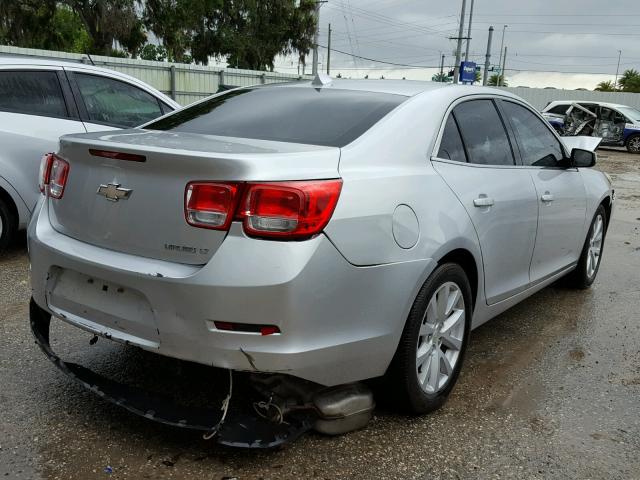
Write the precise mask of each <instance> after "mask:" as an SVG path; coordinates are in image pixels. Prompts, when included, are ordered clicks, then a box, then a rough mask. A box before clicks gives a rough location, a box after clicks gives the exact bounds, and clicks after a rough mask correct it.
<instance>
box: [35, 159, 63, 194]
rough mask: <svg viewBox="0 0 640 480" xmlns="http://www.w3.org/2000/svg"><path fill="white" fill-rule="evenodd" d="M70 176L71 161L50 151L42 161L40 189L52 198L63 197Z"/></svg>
mask: <svg viewBox="0 0 640 480" xmlns="http://www.w3.org/2000/svg"><path fill="white" fill-rule="evenodd" d="M68 177H69V163H68V162H67V161H66V160H63V159H62V158H60V157H59V156H57V155H55V154H53V153H48V154H46V155H45V156H44V157H42V161H41V162H40V185H39V187H40V191H41V192H42V193H43V194H45V195H48V196H49V197H51V198H56V199H59V198H62V195H63V194H64V187H65V186H66V184H67V178H68Z"/></svg>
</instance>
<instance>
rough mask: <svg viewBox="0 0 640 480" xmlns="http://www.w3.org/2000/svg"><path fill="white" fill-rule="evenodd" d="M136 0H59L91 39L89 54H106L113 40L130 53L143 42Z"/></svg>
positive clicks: (142, 30) (143, 34) (143, 37)
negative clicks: (71, 12)
mask: <svg viewBox="0 0 640 480" xmlns="http://www.w3.org/2000/svg"><path fill="white" fill-rule="evenodd" d="M135 2H136V0H62V3H63V4H66V5H68V6H69V7H70V8H71V9H72V10H73V11H74V12H76V14H77V15H78V16H79V18H80V20H81V21H82V23H83V24H84V27H85V29H86V31H87V33H88V34H89V37H90V38H91V47H90V50H91V53H96V54H101V55H109V54H110V53H111V52H112V50H113V43H114V41H118V42H119V43H120V45H121V46H122V47H124V49H125V50H126V51H127V52H128V53H129V54H130V55H132V56H136V55H137V53H138V51H139V50H140V48H141V47H142V46H143V45H144V44H145V43H146V40H147V37H146V34H145V32H144V29H143V26H144V25H143V23H142V21H141V20H140V18H138V14H137V12H136V8H135Z"/></svg>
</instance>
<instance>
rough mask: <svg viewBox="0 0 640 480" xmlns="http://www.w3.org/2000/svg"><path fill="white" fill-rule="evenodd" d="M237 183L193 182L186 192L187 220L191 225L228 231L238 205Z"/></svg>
mask: <svg viewBox="0 0 640 480" xmlns="http://www.w3.org/2000/svg"><path fill="white" fill-rule="evenodd" d="M238 193H239V185H238V184H236V183H210V182H191V183H189V184H188V185H187V189H186V192H185V201H184V205H185V218H186V219H187V223H189V225H193V226H194V227H201V228H211V229H214V230H227V229H228V228H229V225H230V224H231V221H232V220H233V213H234V212H235V209H236V206H237V203H238V196H239V195H238Z"/></svg>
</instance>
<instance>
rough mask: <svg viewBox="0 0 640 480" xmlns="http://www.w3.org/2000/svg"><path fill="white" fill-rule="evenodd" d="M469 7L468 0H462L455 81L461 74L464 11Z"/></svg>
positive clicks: (454, 73)
mask: <svg viewBox="0 0 640 480" xmlns="http://www.w3.org/2000/svg"><path fill="white" fill-rule="evenodd" d="M466 7H467V0H462V10H461V11H460V28H459V29H458V47H457V48H456V64H455V65H454V67H453V83H458V81H459V79H458V77H459V76H460V55H461V53H462V32H464V12H465V10H466Z"/></svg>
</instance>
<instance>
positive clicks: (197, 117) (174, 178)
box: [29, 77, 614, 416]
mask: <svg viewBox="0 0 640 480" xmlns="http://www.w3.org/2000/svg"><path fill="white" fill-rule="evenodd" d="M579 140H580V137H575V138H572V139H564V140H563V139H561V138H560V137H558V135H557V134H556V132H555V131H554V130H553V129H552V128H551V126H550V125H549V124H548V123H547V122H545V121H544V119H543V118H542V117H541V116H540V114H539V113H537V112H536V111H535V110H534V109H533V108H532V107H531V106H530V105H528V104H527V103H525V102H523V101H522V100H521V99H519V98H518V97H516V96H513V95H511V94H509V93H507V92H504V91H501V90H493V89H488V88H481V87H468V86H455V85H442V84H437V83H421V82H409V81H389V80H385V81H359V80H337V79H336V80H333V81H331V80H330V79H328V78H320V77H318V78H316V80H314V81H313V82H307V83H299V84H286V85H276V86H263V87H250V88H240V89H236V90H232V91H228V92H225V93H222V94H219V95H214V96H212V97H209V98H207V99H205V100H203V101H201V102H199V103H196V104H194V105H192V106H190V107H188V108H185V109H182V110H179V111H177V112H174V113H171V114H169V115H166V116H164V117H162V118H160V119H157V120H154V121H152V122H150V123H147V124H146V125H144V126H142V127H141V128H136V129H129V130H122V131H110V132H102V133H90V134H77V135H76V134H74V135H67V136H64V137H62V138H61V140H60V148H59V151H58V152H57V153H55V154H49V155H47V156H45V158H44V159H43V164H42V169H41V170H42V175H41V187H42V190H43V192H44V195H43V198H42V199H41V201H40V202H39V205H38V208H37V212H36V213H35V215H34V216H33V219H32V221H31V224H30V227H29V251H30V258H31V266H32V272H31V281H32V286H33V301H32V308H31V316H32V324H33V323H34V322H35V321H41V320H42V319H45V320H46V325H47V327H46V328H48V322H49V320H50V318H53V319H58V320H63V321H65V322H67V323H69V324H71V325H74V326H76V327H78V328H80V329H83V330H86V331H88V332H90V333H91V335H96V336H102V337H106V338H108V339H110V340H114V341H119V342H126V343H127V344H129V345H134V346H138V347H140V348H143V349H145V350H149V351H152V352H155V353H157V354H158V355H164V356H168V357H174V358H178V359H182V360H187V361H191V362H196V363H201V364H206V365H213V366H217V367H222V368H224V369H228V370H229V371H259V372H269V373H274V374H286V376H287V377H297V378H298V379H304V380H305V381H310V382H308V383H311V382H312V384H314V385H319V386H323V387H330V386H337V385H342V384H351V383H353V382H357V381H360V380H364V379H369V378H374V377H384V379H385V381H386V382H388V384H389V391H392V392H394V399H395V401H397V403H398V405H399V406H400V407H401V408H403V409H404V410H406V411H410V412H414V413H425V412H429V411H432V410H434V409H436V408H438V407H439V406H441V405H442V404H443V402H444V401H445V400H446V398H447V396H448V395H449V394H450V392H451V391H452V388H453V387H454V384H455V383H456V379H457V378H458V374H459V372H460V369H461V367H462V364H463V359H464V354H465V350H466V349H467V346H468V343H469V332H470V331H471V330H472V329H473V328H476V327H478V326H479V325H481V324H483V323H485V322H486V321H488V320H489V319H491V318H492V317H495V316H496V315H498V314H499V313H501V312H503V311H505V310H507V309H508V308H510V307H511V306H513V305H515V304H517V303H518V302H520V301H522V300H523V299H525V298H527V297H528V296H530V295H532V294H533V293H535V292H537V291H538V290H540V289H542V288H544V287H545V286H547V285H549V284H550V283H552V282H555V281H556V280H558V279H560V278H561V277H566V281H567V282H568V284H570V285H572V286H573V287H575V288H587V287H589V286H590V285H591V284H592V282H593V281H594V279H595V278H596V275H597V273H598V268H599V266H600V262H601V258H602V252H603V246H604V240H605V234H606V232H607V227H608V224H609V220H610V218H611V212H612V207H613V203H614V192H613V190H612V187H611V184H610V182H609V180H608V178H607V177H606V176H605V175H604V174H602V173H600V172H599V171H596V170H594V169H592V168H590V167H592V166H593V165H594V164H595V160H596V156H595V153H593V149H594V148H595V147H596V146H597V142H596V144H593V139H582V140H584V142H582V143H579ZM587 140H590V141H591V146H590V147H588V148H578V145H582V146H583V147H584V146H585V145H587V144H588V143H589V142H588V141H587ZM573 147H575V148H573ZM45 337H46V332H45V333H44V334H41V336H40V339H41V340H42V338H45ZM53 358H54V360H57V359H56V357H55V356H54V357H53ZM138 413H140V412H138ZM142 413H144V412H142ZM149 415H151V414H149V413H148V412H147V416H149ZM151 416H153V415H151Z"/></svg>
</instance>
